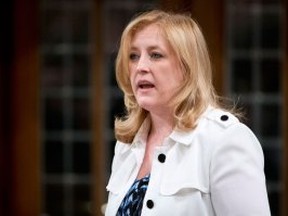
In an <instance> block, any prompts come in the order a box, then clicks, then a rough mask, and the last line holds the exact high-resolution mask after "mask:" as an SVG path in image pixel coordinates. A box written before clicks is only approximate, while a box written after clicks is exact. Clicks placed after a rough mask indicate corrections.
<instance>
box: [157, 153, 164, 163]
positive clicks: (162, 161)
mask: <svg viewBox="0 0 288 216" xmlns="http://www.w3.org/2000/svg"><path fill="white" fill-rule="evenodd" d="M158 160H159V162H161V163H164V162H165V160H166V155H165V154H159V155H158Z"/></svg>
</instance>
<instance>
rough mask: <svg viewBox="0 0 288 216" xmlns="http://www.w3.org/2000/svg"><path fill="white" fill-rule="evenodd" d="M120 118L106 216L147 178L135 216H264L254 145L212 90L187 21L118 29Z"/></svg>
mask: <svg viewBox="0 0 288 216" xmlns="http://www.w3.org/2000/svg"><path fill="white" fill-rule="evenodd" d="M116 78H117V81H118V84H119V87H120V88H121V89H122V91H123V92H124V101H125V106H126V109H127V113H126V116H124V117H123V118H118V119H116V121H115V135H116V138H117V140H118V142H117V144H116V150H115V156H114V162H113V168H112V174H111V178H110V180H109V184H108V186H107V189H108V191H109V200H108V204H107V211H106V215H108V216H114V215H116V213H117V209H118V208H119V206H120V203H121V201H122V200H123V198H124V197H125V194H126V193H127V191H129V188H130V187H131V185H132V184H133V182H135V179H141V178H143V177H144V176H147V175H150V179H149V184H148V187H147V190H146V194H145V197H144V205H143V209H142V215H157V216H159V215H199V216H205V215H220V216H222V215H223V216H225V215H259V216H260V215H261V216H264V215H269V205H268V201H267V194H266V188H265V176H264V173H263V154H262V150H261V146H260V145H259V143H258V141H257V139H256V138H255V137H254V135H253V133H251V131H250V130H249V129H248V128H247V127H245V126H244V125H243V124H241V123H239V121H238V120H237V119H236V118H235V117H234V116H233V115H232V114H230V113H229V112H227V113H225V115H224V113H223V111H222V110H223V109H218V108H217V107H221V106H220V105H219V103H218V100H217V96H216V94H215V91H214V88H213V85H212V70H211V64H210V60H209V54H208V50H207V47H206V43H205V40H204V37H203V35H202V33H201V31H200V29H199V27H198V25H197V24H196V23H195V22H194V21H193V20H192V19H191V17H189V16H186V15H179V14H171V13H166V12H163V11H152V12H148V13H144V14H142V15H140V16H139V17H137V18H135V19H134V20H132V21H131V22H130V23H129V24H128V26H127V27H126V28H125V30H124V32H123V34H122V38H121V43H120V48H119V52H118V56H117V60H116Z"/></svg>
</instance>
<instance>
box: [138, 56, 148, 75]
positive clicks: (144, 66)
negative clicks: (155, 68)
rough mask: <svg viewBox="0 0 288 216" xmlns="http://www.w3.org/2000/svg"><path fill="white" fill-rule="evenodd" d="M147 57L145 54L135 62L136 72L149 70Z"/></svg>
mask: <svg viewBox="0 0 288 216" xmlns="http://www.w3.org/2000/svg"><path fill="white" fill-rule="evenodd" d="M149 66H150V63H149V59H148V58H147V57H145V56H141V57H140V59H139V61H138V62H137V71H138V72H147V71H149Z"/></svg>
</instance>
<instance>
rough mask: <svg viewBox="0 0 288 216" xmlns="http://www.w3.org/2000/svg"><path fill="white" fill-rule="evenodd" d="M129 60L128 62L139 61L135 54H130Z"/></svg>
mask: <svg viewBox="0 0 288 216" xmlns="http://www.w3.org/2000/svg"><path fill="white" fill-rule="evenodd" d="M129 59H130V60H132V61H133V60H137V59H139V55H137V54H135V53H131V54H130V55H129Z"/></svg>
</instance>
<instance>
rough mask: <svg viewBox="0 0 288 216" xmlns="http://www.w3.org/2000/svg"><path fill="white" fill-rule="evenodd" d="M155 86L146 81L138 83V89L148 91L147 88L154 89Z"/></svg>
mask: <svg viewBox="0 0 288 216" xmlns="http://www.w3.org/2000/svg"><path fill="white" fill-rule="evenodd" d="M154 87H155V86H154V85H153V84H152V83H150V82H147V81H141V82H139V83H138V88H140V89H149V88H154Z"/></svg>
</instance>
